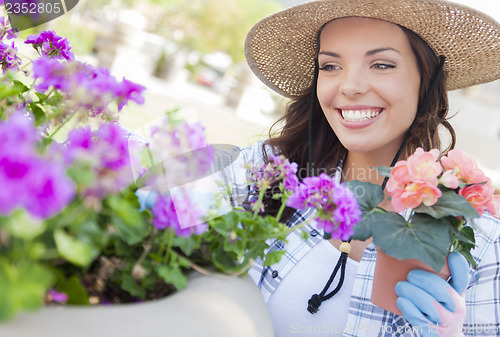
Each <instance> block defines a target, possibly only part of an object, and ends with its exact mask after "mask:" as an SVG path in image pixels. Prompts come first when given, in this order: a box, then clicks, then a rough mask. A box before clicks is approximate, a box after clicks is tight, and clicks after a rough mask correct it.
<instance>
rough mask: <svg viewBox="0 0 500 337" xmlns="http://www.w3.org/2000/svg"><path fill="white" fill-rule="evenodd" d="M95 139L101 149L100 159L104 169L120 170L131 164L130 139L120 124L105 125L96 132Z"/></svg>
mask: <svg viewBox="0 0 500 337" xmlns="http://www.w3.org/2000/svg"><path fill="white" fill-rule="evenodd" d="M95 137H96V140H97V143H98V144H99V147H100V151H99V158H100V162H101V166H102V167H104V168H108V169H110V170H120V169H122V168H123V167H124V166H127V164H129V163H130V160H129V155H128V139H127V138H126V135H125V133H124V131H123V129H122V128H121V127H120V126H119V125H118V124H114V123H109V124H103V125H102V126H101V127H100V128H99V130H97V131H96V133H95Z"/></svg>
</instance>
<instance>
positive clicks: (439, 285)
mask: <svg viewBox="0 0 500 337" xmlns="http://www.w3.org/2000/svg"><path fill="white" fill-rule="evenodd" d="M448 266H449V268H450V273H451V280H450V282H449V283H448V282H446V281H445V280H443V279H442V278H441V277H439V276H438V275H436V274H433V273H430V272H427V271H424V270H418V269H417V270H412V271H410V272H409V273H408V277H407V279H408V281H407V282H406V281H403V282H398V283H397V284H396V288H395V290H396V294H397V295H398V296H399V297H398V299H397V301H396V304H397V306H398V308H399V310H401V312H402V314H403V317H404V318H406V320H408V322H410V323H411V325H412V326H414V327H421V328H422V329H421V330H420V329H419V331H422V332H421V336H441V337H445V336H446V337H458V336H463V333H462V324H463V321H464V318H465V297H464V295H463V294H464V292H465V289H466V287H467V285H468V284H469V265H468V263H467V261H466V260H465V258H464V257H463V256H462V255H460V254H459V253H456V252H454V253H451V254H450V255H449V256H448Z"/></svg>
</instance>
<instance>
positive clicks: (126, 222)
mask: <svg viewBox="0 0 500 337" xmlns="http://www.w3.org/2000/svg"><path fill="white" fill-rule="evenodd" d="M108 203H109V206H110V208H111V210H112V211H113V215H112V217H111V222H112V224H113V226H114V228H115V229H116V231H117V233H118V236H119V237H120V238H121V239H123V240H124V241H125V242H127V243H128V244H129V245H135V244H137V243H140V242H141V241H142V240H143V239H144V238H145V237H146V236H147V235H148V233H149V226H148V224H147V223H146V222H145V221H143V219H142V217H141V214H140V212H139V208H138V207H136V206H135V205H133V204H131V203H129V202H128V201H127V200H126V199H122V198H120V197H119V196H111V197H110V198H109V199H108Z"/></svg>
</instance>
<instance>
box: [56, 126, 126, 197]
mask: <svg viewBox="0 0 500 337" xmlns="http://www.w3.org/2000/svg"><path fill="white" fill-rule="evenodd" d="M128 146H129V141H128V139H127V137H126V134H125V132H124V131H123V129H122V128H121V127H120V126H119V125H118V124H112V123H107V124H103V125H102V126H101V127H100V128H99V129H98V130H96V131H94V132H92V131H91V130H90V129H89V128H85V129H84V128H79V129H74V130H72V131H71V132H70V133H69V134H68V140H67V142H66V149H65V151H64V158H65V161H66V162H67V163H68V164H74V162H75V161H78V162H79V163H82V162H83V163H86V165H88V167H89V169H90V170H91V172H92V174H93V176H94V177H95V180H94V182H93V183H92V184H91V185H89V186H82V189H83V191H82V192H83V194H85V195H92V196H97V197H102V196H104V195H106V194H109V193H112V194H113V193H118V192H119V191H120V190H122V189H123V188H125V187H126V186H128V185H130V184H131V183H132V182H133V176H132V171H131V164H130V160H131V159H134V158H130V156H129V151H128Z"/></svg>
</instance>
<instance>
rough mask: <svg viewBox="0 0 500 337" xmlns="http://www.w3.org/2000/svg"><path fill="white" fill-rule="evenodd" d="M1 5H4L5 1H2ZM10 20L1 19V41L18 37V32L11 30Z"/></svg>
mask: <svg viewBox="0 0 500 337" xmlns="http://www.w3.org/2000/svg"><path fill="white" fill-rule="evenodd" d="M0 5H3V1H1V3H0ZM9 26H10V20H9V19H8V18H7V19H6V18H5V17H3V16H2V17H0V40H3V39H4V38H5V39H7V40H10V39H15V38H16V37H17V35H18V34H17V32H16V31H14V30H13V29H11V28H9Z"/></svg>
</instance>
